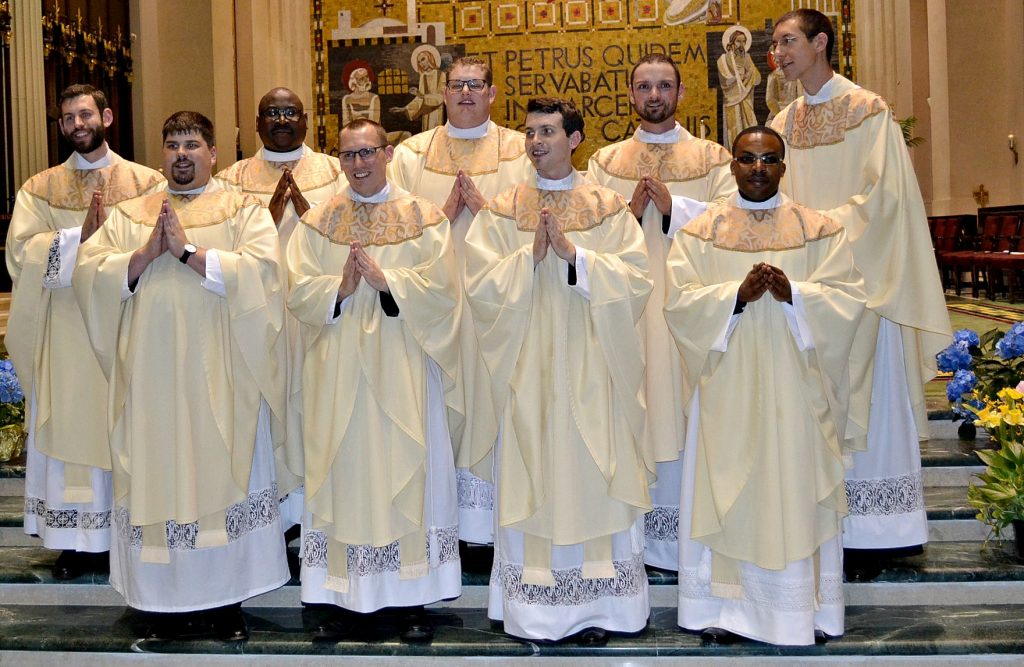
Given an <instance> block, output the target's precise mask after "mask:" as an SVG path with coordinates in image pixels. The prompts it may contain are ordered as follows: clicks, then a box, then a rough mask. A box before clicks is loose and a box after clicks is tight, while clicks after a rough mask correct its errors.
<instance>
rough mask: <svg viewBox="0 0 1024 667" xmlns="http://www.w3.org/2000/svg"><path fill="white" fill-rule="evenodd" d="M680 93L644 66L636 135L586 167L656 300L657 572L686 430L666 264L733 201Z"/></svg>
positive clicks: (651, 445)
mask: <svg viewBox="0 0 1024 667" xmlns="http://www.w3.org/2000/svg"><path fill="white" fill-rule="evenodd" d="M685 91H686V89H685V86H683V84H682V82H681V81H680V79H679V70H678V69H677V68H676V64H675V63H674V62H673V61H672V60H671V59H670V58H668V57H667V56H664V55H662V54H660V53H651V54H648V55H645V56H644V57H643V58H641V59H640V62H638V63H637V64H636V66H635V67H634V68H633V72H632V74H631V75H630V83H629V99H630V102H632V104H633V110H634V111H636V114H637V115H638V116H640V127H639V128H637V130H636V133H635V134H634V135H633V136H632V137H630V138H629V139H626V140H625V141H620V142H619V143H617V144H612V145H611V146H606V147H604V148H602V149H601V150H599V151H597V152H596V153H594V155H593V156H592V157H591V158H590V165H589V167H587V178H588V179H589V180H591V181H593V182H595V183H600V184H601V185H604V186H605V187H609V188H611V189H613V190H615V191H616V192H618V193H619V194H620V195H622V196H623V197H625V198H626V199H627V200H628V201H629V207H630V210H631V211H632V213H633V215H634V217H636V220H637V222H638V223H639V224H640V226H641V227H642V228H643V233H644V240H645V242H646V244H647V256H648V258H649V260H648V261H649V263H648V270H649V274H648V277H649V278H650V279H651V280H652V281H653V282H654V290H653V291H652V292H651V299H650V301H649V302H648V304H647V309H646V310H645V311H644V315H643V317H641V318H640V331H641V332H642V334H643V336H644V354H645V356H646V360H647V375H646V376H645V378H644V388H645V392H646V397H647V413H646V415H647V416H646V420H647V421H646V428H645V430H644V456H645V458H646V460H647V464H648V466H649V467H651V468H652V469H656V471H657V477H658V479H657V481H656V482H655V484H654V485H653V486H652V487H651V501H652V502H653V503H654V509H653V510H651V511H650V512H648V513H647V516H646V517H644V540H645V541H646V544H647V548H646V550H645V554H646V556H645V558H646V563H647V564H648V565H652V566H654V567H658V568H661V569H663V570H675V569H676V567H677V554H678V551H679V548H678V544H677V539H678V532H679V484H680V481H679V474H680V469H681V464H680V460H679V452H680V451H681V450H682V448H683V434H684V432H685V430H686V426H685V422H686V419H685V417H684V415H683V411H682V409H681V407H682V405H681V403H680V400H679V396H680V395H681V393H682V391H683V387H682V382H683V366H682V362H681V361H680V359H679V352H678V351H677V350H676V346H675V344H674V343H673V342H672V336H671V335H670V334H669V332H668V329H667V328H666V327H665V318H664V317H663V316H662V314H661V307H662V304H663V303H664V300H665V258H666V256H667V255H668V250H669V248H670V247H671V246H672V237H673V236H674V235H675V230H676V229H678V228H679V227H681V226H682V225H684V224H685V223H686V222H688V221H689V220H690V218H692V217H694V216H696V215H698V214H699V213H701V212H703V211H704V209H705V208H706V206H707V204H708V202H721V201H723V200H724V199H725V198H726V197H728V196H729V195H730V194H732V193H733V192H735V191H736V181H735V180H734V179H733V178H732V175H731V174H730V173H729V151H727V150H726V149H725V148H723V147H721V146H719V145H718V144H716V143H714V142H713V141H706V140H704V139H698V138H697V137H694V136H693V135H691V134H690V133H689V132H687V131H686V129H685V128H683V127H682V126H681V125H680V124H679V123H678V122H676V107H677V105H678V104H679V102H680V101H682V99H683V94H684V93H685Z"/></svg>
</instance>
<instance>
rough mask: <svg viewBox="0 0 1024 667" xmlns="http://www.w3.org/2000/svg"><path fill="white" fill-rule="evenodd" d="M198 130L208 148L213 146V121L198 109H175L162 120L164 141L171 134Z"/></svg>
mask: <svg viewBox="0 0 1024 667" xmlns="http://www.w3.org/2000/svg"><path fill="white" fill-rule="evenodd" d="M191 132H198V133H199V136H201V137H202V138H203V141H205V142H206V145H207V146H208V147H209V148H213V147H214V143H213V123H212V122H211V121H210V119H209V118H207V117H206V116H204V115H203V114H201V113H199V112H198V111H175V112H174V113H172V114H171V115H170V116H168V117H167V120H165V121H164V141H167V137H169V136H171V135H172V134H189V133H191Z"/></svg>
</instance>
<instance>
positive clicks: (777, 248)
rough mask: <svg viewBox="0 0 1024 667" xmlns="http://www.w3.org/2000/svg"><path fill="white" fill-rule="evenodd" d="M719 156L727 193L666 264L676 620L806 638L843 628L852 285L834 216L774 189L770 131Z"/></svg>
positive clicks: (715, 630)
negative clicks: (674, 448)
mask: <svg viewBox="0 0 1024 667" xmlns="http://www.w3.org/2000/svg"><path fill="white" fill-rule="evenodd" d="M732 152H733V156H734V157H733V160H732V165H731V169H732V173H733V175H734V177H735V179H736V184H737V186H738V188H739V192H738V193H737V194H735V195H732V196H731V197H730V198H729V199H728V200H727V201H726V202H724V203H721V204H717V205H713V206H711V207H710V208H709V209H708V210H707V211H706V212H705V213H703V214H702V215H700V216H698V217H697V218H694V219H693V220H691V221H690V222H688V223H687V224H686V225H684V226H683V228H682V229H680V230H679V232H678V233H677V234H676V238H675V242H674V243H673V244H672V250H671V251H670V253H669V258H668V285H669V291H668V296H667V297H666V302H665V317H666V319H667V321H668V326H669V329H670V330H671V331H672V334H673V336H674V337H675V340H676V343H677V344H678V345H679V351H680V353H681V354H682V356H683V361H684V362H685V365H686V373H687V378H686V379H687V382H686V388H687V391H686V393H685V394H683V395H682V396H680V399H681V400H683V401H685V402H686V404H687V405H688V406H689V411H688V415H689V421H688V423H687V430H686V447H685V449H684V452H683V487H682V489H683V495H682V501H681V503H680V504H681V513H680V539H679V543H680V548H679V617H678V622H679V625H680V626H682V627H683V628H686V629H688V630H698V631H703V634H702V637H703V638H704V639H705V640H710V641H716V642H723V643H727V642H729V641H731V640H733V639H734V638H735V637H734V634H736V635H743V636H745V637H749V638H751V639H757V640H759V641H764V642H770V643H772V644H813V643H814V642H815V641H822V640H824V639H826V638H827V636H835V635H841V634H843V629H844V628H843V616H844V610H843V576H842V539H841V526H842V521H841V520H842V516H843V515H844V514H845V510H846V495H845V493H844V490H843V472H844V466H843V452H842V437H841V431H840V430H839V428H838V425H839V424H841V423H843V421H844V420H845V418H846V416H845V412H846V407H847V405H846V399H847V398H848V388H847V379H848V376H847V367H848V357H849V351H850V346H851V345H852V344H853V338H854V335H855V331H856V329H857V323H858V321H859V320H860V318H861V315H862V313H863V310H864V291H863V282H862V280H861V277H860V274H859V273H858V271H857V269H856V268H855V267H854V264H853V253H852V251H851V250H850V246H849V243H848V242H847V241H846V233H845V232H844V230H843V227H842V225H840V224H839V223H838V222H835V221H833V220H831V219H829V218H826V217H825V216H823V215H821V214H820V213H818V212H816V211H813V210H811V209H808V208H805V207H803V206H800V205H798V204H795V203H793V202H792V201H790V200H789V199H788V198H787V197H785V196H784V195H781V194H779V192H778V189H779V179H781V178H782V175H783V174H784V173H785V172H786V165H785V164H784V163H783V161H782V159H783V157H785V147H784V145H783V142H782V138H781V137H780V136H779V135H778V134H777V133H776V132H774V131H773V130H770V129H768V128H766V127H752V128H747V129H745V130H743V131H741V132H740V134H739V135H738V136H737V137H736V142H735V144H734V145H733V151H732ZM726 412H727V413H728V414H725V413H726Z"/></svg>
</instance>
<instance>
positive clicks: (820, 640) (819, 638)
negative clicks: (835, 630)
mask: <svg viewBox="0 0 1024 667" xmlns="http://www.w3.org/2000/svg"><path fill="white" fill-rule="evenodd" d="M830 639H835V637H833V636H832V635H827V634H825V632H824V631H823V630H817V629H815V631H814V643H815V644H824V643H825V642H827V641H828V640H830Z"/></svg>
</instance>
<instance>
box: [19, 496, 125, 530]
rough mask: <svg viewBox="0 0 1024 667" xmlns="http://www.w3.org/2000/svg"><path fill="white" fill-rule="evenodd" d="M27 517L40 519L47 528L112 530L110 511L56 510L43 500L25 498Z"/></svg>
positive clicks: (30, 497)
mask: <svg viewBox="0 0 1024 667" xmlns="http://www.w3.org/2000/svg"><path fill="white" fill-rule="evenodd" d="M25 515H26V516H28V515H32V516H35V517H38V520H40V521H42V522H43V524H44V525H45V526H46V527H47V528H56V529H61V528H80V529H82V530H107V529H109V528H110V510H106V511H104V512H85V511H82V510H79V509H77V508H73V509H55V508H53V507H47V506H46V501H45V500H43V499H42V498H33V497H32V496H25Z"/></svg>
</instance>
